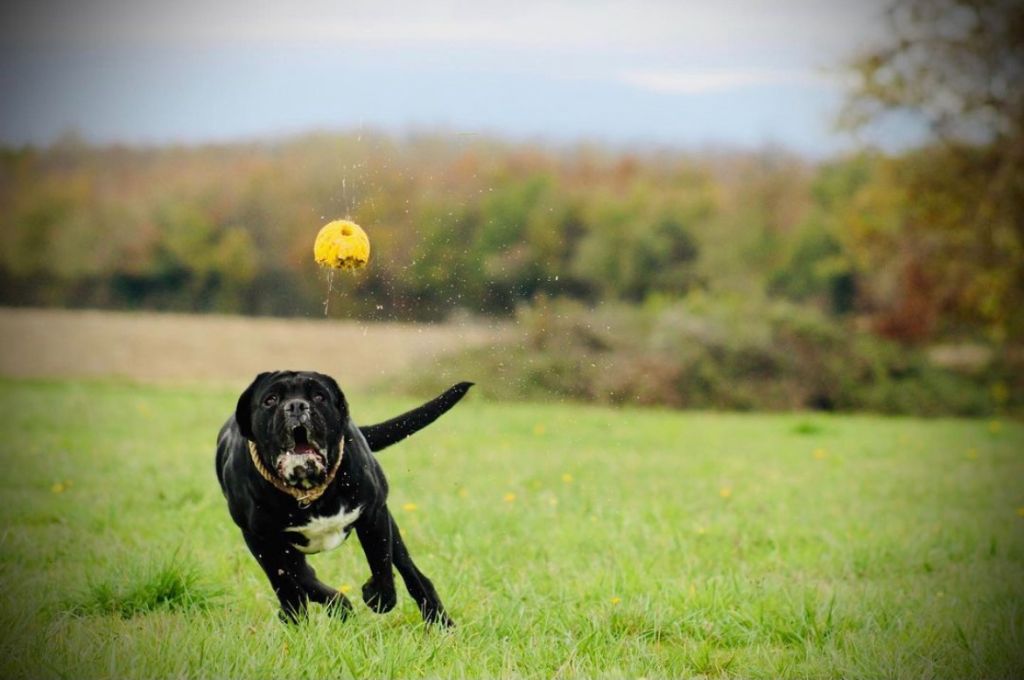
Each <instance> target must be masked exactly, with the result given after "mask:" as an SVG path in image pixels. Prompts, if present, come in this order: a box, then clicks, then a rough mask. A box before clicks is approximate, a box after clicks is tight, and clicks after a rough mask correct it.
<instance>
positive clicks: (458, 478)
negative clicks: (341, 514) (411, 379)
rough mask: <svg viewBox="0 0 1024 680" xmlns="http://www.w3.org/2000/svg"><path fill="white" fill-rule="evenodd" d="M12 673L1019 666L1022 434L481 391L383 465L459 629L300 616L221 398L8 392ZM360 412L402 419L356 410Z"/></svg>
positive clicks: (5, 576)
mask: <svg viewBox="0 0 1024 680" xmlns="http://www.w3.org/2000/svg"><path fill="white" fill-rule="evenodd" d="M0 387H2V390H0V391H2V396H0V412H2V413H3V422H4V424H3V425H2V426H0V427H2V430H0V442H2V444H0V447H2V464H3V471H4V474H3V475H2V476H0V489H2V491H0V494H2V498H0V585H2V589H0V676H2V677H75V678H79V677H114V678H122V677H168V676H189V677H194V676H199V677H258V678H269V677H350V676H352V677H381V676H399V677H447V676H463V677H484V676H505V677H523V676H527V677H543V678H550V677H571V676H584V677H590V676H615V677H620V676H621V677H640V676H645V677H649V678H654V677H689V676H701V675H703V676H710V677H720V676H721V677H742V678H752V677H764V678H774V677H810V678H823V677H869V678H879V677H940V678H968V677H979V678H980V677H984V678H996V677H1020V676H1022V675H1024V517H1022V516H1021V513H1022V512H1024V510H1022V507H1024V482H1022V480H1024V428H1022V427H1021V426H1020V425H1019V424H1014V423H1010V422H1001V423H998V422H989V421H965V420H932V421H925V420H914V419H896V418H878V417H869V416H852V417H851V416H844V417H826V416H819V415H814V414H794V415H771V416H764V415H725V414H712V413H673V412H667V411H636V410H609V409H601V408H592V407H582V406H576V405H564V404H543V405H540V404H538V405H528V404H526V405H524V404H517V405H505V404H494V403H486V402H483V401H480V400H478V399H475V398H470V399H468V400H467V402H466V403H465V404H461V405H460V406H459V407H458V408H457V409H456V410H455V411H453V412H452V413H451V414H449V415H447V416H445V418H444V419H442V420H441V421H440V422H439V423H438V424H436V425H434V426H432V427H431V428H430V429H429V430H427V431H425V432H423V433H420V434H419V435H417V436H416V437H414V438H412V439H410V440H408V441H406V442H404V443H402V444H401V445H399V446H396V447H394V448H393V449H390V450H388V451H387V452H385V453H383V454H382V456H381V458H382V462H383V464H384V467H385V469H386V470H387V472H388V474H389V477H390V480H391V482H392V487H393V491H392V498H391V507H392V509H393V511H394V512H395V515H396V516H397V519H398V522H399V525H400V526H401V527H402V529H403V532H404V534H405V537H406V539H407V541H408V543H409V545H410V549H411V551H412V553H413V556H414V557H415V558H416V559H417V560H418V562H419V563H420V566H421V568H422V569H423V571H424V572H426V573H427V574H428V575H430V576H431V577H432V578H433V580H434V582H435V584H436V586H437V588H438V590H439V592H440V593H441V595H442V598H443V599H444V601H445V603H446V605H447V606H448V608H449V610H450V612H451V613H452V615H453V617H454V618H455V619H456V621H457V622H458V624H459V627H458V628H457V629H456V630H455V631H453V632H451V633H444V632H439V631H434V630H430V629H425V628H424V627H423V626H422V625H421V623H420V620H419V615H418V613H417V611H416V609H415V607H414V605H413V603H412V602H411V601H410V600H409V598H408V597H407V596H405V594H404V592H403V593H402V597H401V599H400V604H399V606H398V607H397V608H396V610H395V611H393V612H392V613H390V614H387V615H384V616H377V615H375V614H372V613H371V612H370V611H369V610H368V609H366V608H365V607H364V606H363V605H362V604H361V603H360V602H359V601H358V596H357V592H358V587H359V585H360V584H361V583H362V582H363V581H364V580H365V579H366V578H367V576H368V570H367V567H366V564H365V562H364V559H363V557H362V553H361V551H360V550H359V547H358V544H357V540H356V539H355V538H352V539H350V541H349V543H348V544H346V545H345V546H343V547H342V548H340V549H339V550H336V551H334V552H330V553H326V554H324V555H319V556H316V557H314V558H313V560H312V561H313V564H314V566H315V567H316V568H317V570H318V572H319V573H320V575H321V576H322V577H323V578H324V580H325V581H327V582H329V583H333V584H335V585H336V586H347V587H349V588H351V589H352V595H353V596H354V600H355V601H356V606H357V615H356V616H354V617H352V618H350V619H349V620H348V621H346V622H339V621H335V620H333V619H330V618H328V617H327V616H326V615H325V614H324V613H323V612H322V611H321V610H319V609H314V610H313V612H312V613H311V616H310V617H309V619H308V620H307V621H306V622H304V623H302V624H301V625H298V626H291V627H289V626H285V625H283V624H281V623H279V622H278V620H277V618H276V602H275V600H274V598H273V595H272V593H271V591H270V588H269V587H268V585H267V584H266V583H265V581H264V577H263V575H262V573H261V572H260V571H259V569H258V567H257V566H256V564H255V562H254V561H253V560H252V558H251V557H250V556H249V554H248V553H247V551H246V549H245V546H244V545H243V543H242V540H241V536H240V535H239V533H238V530H237V529H236V528H235V526H234V525H233V524H232V523H231V520H230V519H229V517H228V515H227V511H226V508H225V504H224V500H223V498H222V497H221V495H220V490H219V489H218V488H217V483H216V479H215V477H214V473H213V463H212V459H213V440H214V437H215V435H216V431H217V428H218V427H219V425H220V424H221V422H222V420H223V418H224V417H225V416H226V415H227V414H228V413H229V412H230V411H231V409H232V407H233V403H234V399H235V394H233V393H232V392H229V391H224V390H217V389H201V388H175V389H170V388H153V387H138V386H132V385H127V384H118V383H81V382H69V383H57V382H54V383H40V382H5V383H0ZM351 401H352V403H353V405H354V408H355V414H356V416H357V418H358V420H360V421H363V422H367V421H371V420H375V419H378V418H382V417H385V416H388V415H391V414H393V413H394V412H396V411H397V410H399V409H401V408H405V407H407V406H409V405H410V404H411V402H409V401H405V400H396V399H393V398H390V397H387V398H385V397H373V396H360V395H353V396H352V398H351Z"/></svg>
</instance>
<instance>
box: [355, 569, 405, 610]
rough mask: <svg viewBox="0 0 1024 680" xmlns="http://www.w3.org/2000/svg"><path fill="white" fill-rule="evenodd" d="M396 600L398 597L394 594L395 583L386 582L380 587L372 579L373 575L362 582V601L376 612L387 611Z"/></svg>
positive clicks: (393, 605) (393, 606)
mask: <svg viewBox="0 0 1024 680" xmlns="http://www.w3.org/2000/svg"><path fill="white" fill-rule="evenodd" d="M397 601H398V597H397V596H396V595H395V584H394V583H391V584H388V585H387V586H386V587H384V588H380V587H378V586H377V584H376V583H374V581H373V577H370V580H369V581H367V582H366V583H364V584H363V602H365V603H366V606H367V607H369V608H370V609H372V610H373V611H375V612H377V613H378V614H383V613H385V612H389V611H391V610H392V609H394V608H395V602H397Z"/></svg>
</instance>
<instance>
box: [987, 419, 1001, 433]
mask: <svg viewBox="0 0 1024 680" xmlns="http://www.w3.org/2000/svg"><path fill="white" fill-rule="evenodd" d="M1002 429H1003V424H1002V423H1001V422H999V421H998V420H990V421H988V431H989V432H991V433H992V434H999V432H1000V431H1001V430H1002Z"/></svg>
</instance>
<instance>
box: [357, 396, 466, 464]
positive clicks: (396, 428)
mask: <svg viewBox="0 0 1024 680" xmlns="http://www.w3.org/2000/svg"><path fill="white" fill-rule="evenodd" d="M472 386H473V383H471V382H460V383H459V384H457V385H452V386H451V387H449V388H448V390H447V391H445V392H444V394H442V395H440V396H439V397H435V398H434V399H431V400H430V401H428V402H427V403H425V404H423V405H422V406H417V407H416V408H414V409H412V410H411V411H406V412H405V413H403V414H402V415H400V416H395V417H394V418H392V419H391V420H385V421H384V422H383V423H377V424H376V425H368V426H367V427H360V428H359V430H360V432H362V433H363V436H364V437H366V443H367V444H369V445H370V450H371V451H380V450H381V449H386V448H387V447H389V446H391V445H392V444H394V443H395V442H400V441H402V440H403V439H405V438H406V437H408V436H409V435H411V434H414V433H416V432H419V431H420V430H422V429H423V428H425V427H426V426H427V425H430V424H431V423H432V422H434V421H435V420H437V419H438V418H440V417H441V416H442V415H444V414H445V412H447V411H448V409H450V408H451V407H452V406H455V405H456V404H457V403H459V400H460V399H462V397H464V396H466V392H468V391H469V388H470V387H472Z"/></svg>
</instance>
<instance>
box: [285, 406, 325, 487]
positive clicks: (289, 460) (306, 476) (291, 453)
mask: <svg viewBox="0 0 1024 680" xmlns="http://www.w3.org/2000/svg"><path fill="white" fill-rule="evenodd" d="M302 420H305V421H308V416H307V417H306V418H304V419H302ZM289 433H290V435H291V437H290V439H291V442H290V445H287V444H286V448H283V449H282V450H281V452H280V453H279V454H278V455H277V459H276V460H275V461H274V466H275V468H276V471H277V475H278V477H280V478H281V479H282V480H283V481H284V482H285V483H286V484H289V485H291V486H294V487H297V488H300V489H309V488H312V487H314V486H317V485H318V484H321V483H323V481H324V479H325V478H326V477H327V448H326V447H325V445H324V444H322V443H321V442H318V441H317V440H316V439H314V438H313V436H312V433H311V432H310V429H309V427H308V425H306V424H305V423H301V422H300V423H295V424H293V425H292V427H291V428H290V429H289Z"/></svg>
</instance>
